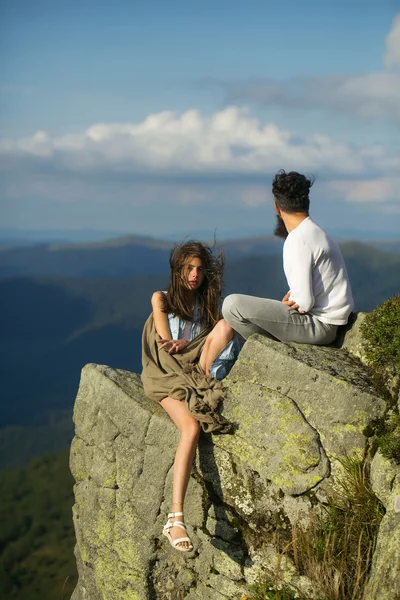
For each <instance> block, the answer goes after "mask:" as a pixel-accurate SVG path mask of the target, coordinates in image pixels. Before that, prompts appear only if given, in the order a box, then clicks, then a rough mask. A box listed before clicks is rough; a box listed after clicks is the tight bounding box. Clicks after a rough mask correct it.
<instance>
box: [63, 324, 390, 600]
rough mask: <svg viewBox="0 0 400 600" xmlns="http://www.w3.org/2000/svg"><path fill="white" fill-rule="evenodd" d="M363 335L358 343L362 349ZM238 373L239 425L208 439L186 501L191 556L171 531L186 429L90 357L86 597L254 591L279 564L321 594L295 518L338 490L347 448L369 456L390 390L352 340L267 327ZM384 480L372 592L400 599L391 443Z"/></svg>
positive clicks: (85, 396)
mask: <svg viewBox="0 0 400 600" xmlns="http://www.w3.org/2000/svg"><path fill="white" fill-rule="evenodd" d="M351 336H353V338H354V340H355V341H352V339H350V338H351ZM351 336H349V339H348V340H347V342H345V344H344V346H346V344H347V346H346V347H347V349H348V350H351V351H354V352H357V343H356V336H355V334H354V331H353V333H352V334H351ZM226 385H227V393H226V400H225V401H224V406H223V414H224V415H225V416H226V417H227V418H228V419H230V420H231V421H233V422H235V423H237V430H236V431H235V433H234V434H233V435H219V436H205V435H204V436H203V437H201V439H200V443H199V449H198V453H197V457H196V461H195V465H194V468H193V473H192V476H191V480H190V483H189V488H188V494H187V499H186V505H185V516H186V522H187V524H188V532H189V534H190V536H191V539H192V541H193V544H194V550H193V552H191V553H190V554H189V555H186V554H182V553H179V552H176V551H175V550H173V549H172V548H171V546H170V545H169V544H168V542H167V541H166V539H165V538H163V537H162V536H161V530H162V526H163V525H164V523H165V520H166V513H167V512H168V509H169V501H170V496H171V484H172V464H173V459H174V453H175V449H176V446H177V442H178V434H177V430H176V429H175V427H174V425H173V424H172V422H171V421H170V420H169V418H168V417H167V415H166V414H165V413H164V412H163V411H162V409H160V408H159V407H158V406H157V405H155V404H154V403H153V402H151V401H150V400H148V399H147V398H146V397H145V396H144V394H143V390H142V386H141V382H140V378H139V376H138V375H136V374H133V373H129V372H126V371H121V370H115V369H111V368H109V367H105V366H98V365H93V364H90V365H87V366H86V367H85V368H84V369H83V371H82V378H81V384H80V388H79V392H78V396H77V399H76V403H75V410H74V421H75V427H76V435H75V438H74V440H73V443H72V447H71V470H72V473H73V475H74V477H75V480H76V485H75V500H76V503H75V506H74V509H73V514H74V523H75V530H76V538H77V544H76V548H75V554H76V559H77V563H78V569H79V582H78V585H77V587H76V589H75V592H74V594H73V596H72V600H136V599H137V600H142V599H150V600H180V599H182V600H183V599H186V600H210V599H212V600H214V599H215V600H219V599H220V600H223V599H224V600H226V599H229V600H236V599H237V600H241V598H242V597H243V596H245V595H246V594H249V595H250V594H251V592H249V586H251V585H252V584H255V583H257V582H260V581H265V579H266V576H267V575H266V574H267V573H275V574H277V573H278V574H279V576H280V578H281V580H282V582H284V583H285V584H286V585H288V588H287V589H288V590H292V592H293V597H294V596H295V594H296V593H297V594H298V595H300V597H303V598H314V599H319V598H321V596H320V595H319V594H320V592H319V590H318V587H316V585H315V582H313V581H312V579H310V578H307V577H305V576H304V575H302V574H301V573H299V572H298V570H297V569H296V566H295V564H294V561H293V560H292V558H291V555H290V552H287V551H285V550H287V548H288V547H289V546H290V543H291V539H292V536H293V531H294V528H298V527H300V528H301V529H306V528H307V525H308V524H309V523H310V522H311V521H312V519H313V517H314V516H315V515H320V514H321V507H323V506H324V504H325V503H326V501H327V498H329V497H330V496H331V495H332V494H333V493H335V488H337V482H338V481H339V480H340V478H341V477H342V476H343V464H342V459H343V457H358V458H359V459H363V458H364V459H365V457H366V456H367V455H368V453H369V451H370V446H371V436H372V435H373V432H374V426H375V423H376V422H377V421H378V420H379V419H381V418H382V416H383V414H384V412H385V410H386V406H385V402H384V401H383V399H382V398H380V397H379V395H378V393H377V391H376V390H375V388H374V386H373V385H372V383H371V382H370V380H369V373H368V370H367V369H366V367H365V366H364V365H363V364H362V362H361V361H360V360H359V358H357V357H356V356H353V355H352V354H351V353H349V352H348V351H346V350H343V349H338V348H333V347H315V346H314V347H311V346H306V345H298V344H283V343H278V342H274V341H271V340H269V339H267V338H263V337H260V336H257V335H256V336H253V337H252V338H251V339H250V340H249V341H248V342H247V343H246V344H245V346H244V348H243V350H242V352H241V354H240V358H239V360H238V362H237V364H236V365H235V367H234V368H233V370H232V372H231V374H230V376H229V377H228V378H227V380H226ZM371 478H372V483H373V485H374V489H375V491H376V493H377V495H378V496H379V498H380V500H381V501H382V503H383V504H384V506H385V507H386V515H385V517H384V518H383V520H382V524H381V528H380V531H379V536H378V542H377V550H376V552H375V555H374V560H373V567H372V576H371V580H370V582H369V584H368V588H367V596H366V600H378V599H379V600H393V598H394V595H393V594H394V590H395V589H400V572H399V571H400V561H399V550H398V548H399V547H400V546H399V543H400V539H399V538H400V471H399V467H398V466H396V465H395V464H394V463H392V462H391V461H388V460H386V459H384V458H383V457H382V456H380V454H379V453H377V454H376V455H375V457H374V459H373V461H372V471H371ZM388 538H390V545H389V542H388ZM396 544H397V547H396ZM282 556H283V557H284V558H282Z"/></svg>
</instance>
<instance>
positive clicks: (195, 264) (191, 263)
mask: <svg viewBox="0 0 400 600" xmlns="http://www.w3.org/2000/svg"><path fill="white" fill-rule="evenodd" d="M204 277H205V274H204V268H203V261H202V260H201V258H196V257H195V256H189V257H188V258H187V259H186V260H185V264H184V266H183V278H184V281H185V284H186V286H187V287H188V288H189V289H190V290H198V289H199V287H200V286H201V284H202V283H203V281H204Z"/></svg>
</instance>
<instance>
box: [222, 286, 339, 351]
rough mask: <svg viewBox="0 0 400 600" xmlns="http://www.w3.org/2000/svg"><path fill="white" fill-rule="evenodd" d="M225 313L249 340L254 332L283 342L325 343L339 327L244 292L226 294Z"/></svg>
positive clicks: (226, 318) (320, 344) (330, 339)
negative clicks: (246, 294)
mask: <svg viewBox="0 0 400 600" xmlns="http://www.w3.org/2000/svg"><path fill="white" fill-rule="evenodd" d="M222 314H223V317H224V319H225V321H227V322H228V323H229V325H230V326H231V327H233V329H235V331H237V332H238V333H240V335H242V336H243V337H244V338H245V339H246V340H247V338H248V337H250V335H252V334H253V333H260V334H261V335H266V336H268V337H272V338H275V339H277V340H280V341H281V342H298V343H299V344H316V345H318V346H323V345H326V344H330V343H331V342H333V340H334V339H335V337H336V333H337V328H338V326H337V325H330V324H328V323H322V321H319V320H318V319H317V318H316V317H314V316H313V315H310V314H308V313H306V314H304V315H302V314H300V313H299V312H298V311H297V310H294V309H293V308H290V307H289V306H287V305H286V304H283V302H279V301H278V300H270V299H269V298H256V297H255V296H245V295H244V294H231V295H230V296H227V297H226V298H225V300H224V303H223V305H222Z"/></svg>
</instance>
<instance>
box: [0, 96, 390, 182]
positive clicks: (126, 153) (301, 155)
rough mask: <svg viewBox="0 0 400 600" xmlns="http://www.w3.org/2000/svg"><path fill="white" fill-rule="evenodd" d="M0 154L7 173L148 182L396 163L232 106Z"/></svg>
mask: <svg viewBox="0 0 400 600" xmlns="http://www.w3.org/2000/svg"><path fill="white" fill-rule="evenodd" d="M0 154H1V155H2V156H3V159H4V164H6V165H7V166H8V168H9V169H12V168H13V167H14V169H17V170H18V169H21V168H24V169H25V168H28V169H29V168H31V169H33V170H37V171H39V170H40V172H46V170H47V171H48V172H49V173H54V172H56V173H65V174H67V173H69V174H74V175H75V176H77V177H78V176H80V177H84V176H88V177H90V176H92V177H93V176H98V175H101V176H107V175H109V176H112V175H113V176H114V177H119V176H125V177H127V178H128V179H129V178H132V179H134V178H136V179H137V178H142V179H147V180H150V181H153V180H155V179H157V178H164V179H174V180H184V179H190V178H200V179H202V180H206V179H207V178H221V177H222V178H224V177H225V178H226V177H228V178H231V179H232V178H234V177H242V178H243V177H248V178H252V177H253V178H254V177H266V176H269V175H270V174H272V173H274V172H275V171H276V170H278V169H280V168H285V169H292V170H293V169H294V170H298V171H311V172H317V173H319V172H322V173H324V174H326V173H335V174H337V175H342V176H343V175H352V176H363V175H364V174H365V173H367V172H369V171H370V170H371V169H372V170H374V171H376V170H378V171H379V170H380V171H385V170H387V169H389V168H391V167H392V166H393V165H395V164H399V162H400V158H399V156H398V155H397V154H393V153H389V152H387V151H385V149H384V148H383V147H382V146H379V145H376V144H375V145H370V146H366V147H356V146H354V145H352V144H348V143H344V142H341V141H336V140H334V139H332V138H331V137H329V136H327V135H323V134H320V133H311V134H310V135H308V136H304V137H303V138H299V136H298V135H296V133H295V132H292V131H285V130H282V129H280V128H279V127H277V126H276V125H274V124H272V123H269V124H263V123H261V122H260V121H259V120H258V119H257V118H255V117H254V116H253V115H252V114H251V112H250V110H248V109H244V108H238V107H236V106H230V107H228V108H226V109H224V110H222V111H220V112H217V113H214V114H212V115H211V116H207V115H203V114H202V113H200V112H199V111H197V110H189V111H187V112H185V113H183V114H181V115H179V114H177V113H173V112H162V113H158V114H154V115H150V116H148V117H147V118H146V119H145V120H144V121H142V122H140V123H112V124H105V123H101V124H97V125H93V126H92V127H90V128H88V129H87V130H86V131H83V132H81V133H74V134H67V135H64V136H60V137H51V136H50V135H48V134H47V133H46V132H43V131H41V132H38V133H36V134H35V135H34V136H32V137H30V138H23V139H16V140H3V141H0ZM253 183H254V182H253Z"/></svg>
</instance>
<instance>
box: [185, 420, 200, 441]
mask: <svg viewBox="0 0 400 600" xmlns="http://www.w3.org/2000/svg"><path fill="white" fill-rule="evenodd" d="M181 434H182V435H183V436H184V437H185V438H186V439H190V440H192V441H194V440H196V439H197V438H198V437H199V434H200V423H199V422H198V421H196V419H194V418H193V417H191V418H190V419H187V420H185V423H184V424H183V426H182V430H181Z"/></svg>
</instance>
